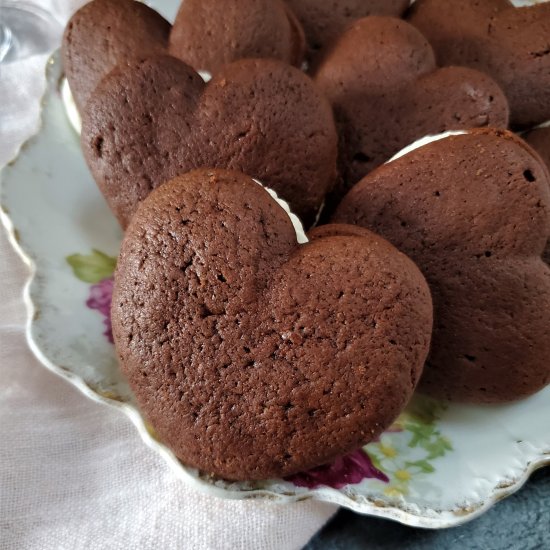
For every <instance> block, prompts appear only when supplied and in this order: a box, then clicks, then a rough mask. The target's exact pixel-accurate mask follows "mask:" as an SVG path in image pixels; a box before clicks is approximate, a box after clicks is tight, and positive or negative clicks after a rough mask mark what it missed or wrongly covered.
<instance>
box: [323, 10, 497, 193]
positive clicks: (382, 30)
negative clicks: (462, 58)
mask: <svg viewBox="0 0 550 550" xmlns="http://www.w3.org/2000/svg"><path fill="white" fill-rule="evenodd" d="M315 82H316V83H317V84H318V85H319V87H320V88H321V89H322V90H323V91H324V92H325V94H326V95H327V97H328V98H329V100H330V101H331V103H332V105H333V107H334V112H335V116H336V120H337V124H338V126H339V134H340V165H341V172H342V176H343V184H342V186H341V188H340V189H339V190H338V191H339V193H338V194H339V197H338V198H341V197H342V195H343V194H344V192H345V191H346V190H347V189H349V188H350V187H351V186H352V185H353V184H355V183H357V181H359V180H360V179H361V178H362V177H363V176H365V175H366V174H367V173H368V172H370V171H371V170H372V169H374V168H375V167H377V166H379V165H380V164H382V163H383V162H385V161H387V160H388V159H389V158H390V157H391V156H392V155H393V154H394V153H396V152H397V151H399V150H400V149H402V148H403V147H404V146H405V145H408V144H409V143H412V142H413V141H415V140H416V139H418V138H421V137H423V136H426V135H429V134H437V133H439V132H443V131H446V130H451V129H462V128H472V127H479V126H489V125H490V126H497V127H500V126H502V127H506V125H507V123H508V106H507V102H506V98H505V97H504V94H503V93H502V91H501V90H500V88H499V87H498V85H497V84H496V83H495V82H494V81H493V80H492V79H491V78H490V77H488V76H486V75H484V74H482V73H480V72H478V71H474V70H472V69H467V68H462V67H450V68H445V69H438V68H437V67H436V65H435V60H434V55H433V51H432V49H431V47H430V45H429V44H428V42H427V41H426V39H425V38H424V37H423V36H422V35H421V34H420V33H419V32H418V31H417V30H416V29H415V28H414V27H413V26H412V25H410V24H408V23H407V22H405V21H402V20H400V19H395V18H390V17H367V18H365V19H361V20H359V21H357V22H355V23H354V24H353V25H352V26H351V27H350V28H349V29H348V30H347V31H346V33H345V34H344V35H342V37H341V38H340V40H339V41H338V43H337V44H336V45H335V46H334V47H333V48H332V49H331V50H330V52H329V53H328V54H327V56H326V57H325V58H324V59H323V62H322V63H321V65H320V66H319V69H318V71H317V73H316V75H315Z"/></svg>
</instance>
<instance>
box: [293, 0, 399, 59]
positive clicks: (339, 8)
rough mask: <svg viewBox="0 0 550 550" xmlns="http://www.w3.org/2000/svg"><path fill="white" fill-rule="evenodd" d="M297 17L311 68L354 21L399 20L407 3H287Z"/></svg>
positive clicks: (396, 0) (339, 0)
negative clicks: (382, 17) (380, 17)
mask: <svg viewBox="0 0 550 550" xmlns="http://www.w3.org/2000/svg"><path fill="white" fill-rule="evenodd" d="M286 3H287V4H288V5H289V6H290V7H291V8H292V11H293V12H294V13H295V14H296V16H297V17H298V20H299V21H300V23H301V24H302V27H303V29H304V32H305V36H306V42H307V48H308V52H307V58H308V61H309V63H310V64H313V65H314V64H315V61H316V60H317V59H318V58H319V56H322V55H323V53H324V50H325V48H326V47H327V46H329V45H330V44H331V43H332V42H334V41H335V40H336V39H337V38H338V37H339V36H340V35H341V34H342V33H343V32H344V30H345V29H346V27H347V26H348V25H350V24H351V23H353V22H354V21H355V20H356V19H361V18H363V17H367V16H368V15H390V16H395V17H399V16H401V15H402V14H403V13H404V12H405V10H406V9H407V7H408V6H409V3H410V2H409V0H323V1H322V2H320V1H319V0H286Z"/></svg>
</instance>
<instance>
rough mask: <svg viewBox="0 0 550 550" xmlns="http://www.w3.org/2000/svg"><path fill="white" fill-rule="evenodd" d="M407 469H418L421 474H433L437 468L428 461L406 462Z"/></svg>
mask: <svg viewBox="0 0 550 550" xmlns="http://www.w3.org/2000/svg"><path fill="white" fill-rule="evenodd" d="M405 464H406V465H407V467H414V468H418V469H419V470H420V471H421V472H424V473H426V474H431V473H432V472H434V471H435V468H434V467H433V466H432V465H431V464H430V463H429V462H428V461H427V460H415V461H414V462H406V463H405Z"/></svg>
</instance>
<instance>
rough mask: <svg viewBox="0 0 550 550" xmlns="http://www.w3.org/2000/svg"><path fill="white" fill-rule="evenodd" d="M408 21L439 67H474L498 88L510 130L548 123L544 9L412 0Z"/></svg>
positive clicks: (495, 1) (549, 13)
mask: <svg viewBox="0 0 550 550" xmlns="http://www.w3.org/2000/svg"><path fill="white" fill-rule="evenodd" d="M409 20H410V22H411V23H412V24H413V25H415V26H416V27H418V28H419V29H420V30H421V31H422V32H423V33H424V35H425V36H426V38H427V39H428V40H429V41H430V44H431V45H432V46H433V48H434V50H435V53H436V57H437V62H438V63H439V64H440V65H466V66H468V67H473V68H475V69H479V70H481V71H484V72H486V73H487V74H489V75H491V76H492V77H493V78H494V79H495V80H496V81H497V82H498V83H499V84H500V86H501V87H502V89H503V90H504V92H505V94H506V96H507V98H508V102H509V104H510V123H511V124H512V126H514V127H522V128H524V127H530V126H534V125H536V124H539V123H541V122H544V121H546V120H549V119H550V4H549V3H539V4H537V5H535V6H529V7H521V8H516V7H514V5H513V4H512V3H511V2H509V1H508V0H483V1H482V2H480V1H479V0H417V1H416V2H415V3H414V4H413V7H412V8H411V13H410V16H409Z"/></svg>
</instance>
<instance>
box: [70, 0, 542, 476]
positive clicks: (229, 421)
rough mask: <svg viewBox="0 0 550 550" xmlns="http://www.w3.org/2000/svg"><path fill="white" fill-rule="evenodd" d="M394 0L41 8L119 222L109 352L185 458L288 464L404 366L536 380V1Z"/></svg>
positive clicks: (415, 380) (481, 386)
mask: <svg viewBox="0 0 550 550" xmlns="http://www.w3.org/2000/svg"><path fill="white" fill-rule="evenodd" d="M408 4H409V2H408V0H406V1H403V0H400V1H395V2H390V1H380V0H370V1H366V0H362V1H358V0H343V1H340V2H318V1H316V0H288V1H286V2H285V1H283V0H226V1H224V2H223V9H222V8H221V6H220V2H218V1H214V0H185V1H184V2H183V3H182V6H181V8H180V11H179V13H178V15H177V17H176V20H175V23H174V25H173V26H170V24H169V23H168V22H167V21H165V20H164V19H163V18H162V17H161V16H160V15H159V14H157V13H156V12H155V11H153V10H152V9H151V8H149V7H147V6H145V5H144V4H141V3H139V2H136V1H134V0H93V1H92V2H90V3H89V4H86V5H85V6H84V7H83V8H82V9H80V10H79V11H78V12H77V13H76V14H75V15H74V16H73V18H72V19H71V21H70V22H69V24H68V25H67V28H66V31H65V35H64V40H63V60H64V66H65V72H66V76H67V79H68V82H69V85H70V88H71V91H72V94H73V97H74V101H75V103H76V106H77V108H78V110H79V113H80V115H81V117H82V134H81V141H82V150H83V153H84V156H85V158H86V161H87V163H88V166H89V168H90V170H91V172H92V174H93V176H94V179H95V180H96V182H97V184H98V186H99V188H100V189H101V191H102V193H103V195H104V196H105V199H106V200H107V202H108V204H109V206H110V207H111V209H112V211H113V213H114V215H115V216H116V217H117V219H118V220H119V222H120V224H121V225H122V227H123V228H124V229H125V237H124V240H123V243H122V248H121V252H120V257H119V260H118V266H117V271H116V276H115V286H114V294H113V302H112V310H111V312H112V323H113V335H114V340H115V345H116V350H117V354H118V357H119V361H120V367H121V369H122V371H123V372H124V374H125V375H126V377H127V378H128V380H129V382H130V384H131V387H132V389H133V391H134V393H135V396H136V399H137V401H138V404H139V406H140V408H141V409H142V411H143V413H144V415H145V416H146V417H147V418H148V419H149V421H150V422H151V424H152V425H153V427H154V428H155V430H156V432H157V433H158V435H159V437H160V438H161V439H162V440H163V441H164V442H166V444H167V445H169V446H170V447H171V448H172V449H173V451H174V452H175V453H176V455H177V456H178V457H179V458H180V459H181V460H182V461H183V462H184V463H185V464H187V465H189V466H192V467H196V468H198V469H200V470H201V471H203V472H205V473H208V474H213V475H216V476H220V477H223V478H225V479H230V480H253V479H264V478H270V477H279V476H288V475H291V474H294V473H297V472H299V471H303V470H306V469H309V468H313V467H316V466H319V465H322V464H326V463H329V462H331V461H332V460H334V459H336V458H337V457H339V456H342V455H344V454H347V453H349V452H352V451H354V450H355V449H357V448H359V447H362V446H363V445H365V444H366V443H368V442H369V441H372V440H373V439H375V438H376V437H378V435H379V434H380V433H381V432H382V431H384V430H385V429H386V428H388V427H389V426H390V425H391V423H392V422H393V421H394V420H395V418H396V417H397V416H398V414H399V413H400V412H401V411H402V410H403V408H404V407H405V406H406V404H407V402H408V401H409V399H410V398H411V396H412V394H413V392H414V390H415V388H416V387H417V385H418V386H419V391H420V392H423V393H426V394H428V395H431V396H434V397H436V398H440V399H444V400H450V401H460V402H472V403H502V402H507V401H513V400H517V399H520V398H524V397H526V396H528V395H531V394H533V393H534V392H536V391H538V390H540V389H541V388H543V387H544V386H546V385H547V384H548V383H550V268H549V267H548V266H547V265H546V263H545V262H544V260H543V254H544V251H545V247H546V244H547V241H548V240H549V237H550V175H549V172H548V168H547V167H546V165H545V164H544V160H546V162H550V130H549V129H543V128H535V127H537V126H538V125H541V124H542V123H544V122H546V121H547V120H550V54H549V53H548V50H549V44H550V3H549V4H539V5H536V6H533V7H529V8H515V7H513V6H512V4H511V3H509V2H508V1H507V0H487V1H485V2H477V1H473V0H472V1H470V0H468V1H465V0H417V2H416V3H415V4H414V5H413V7H411V8H408ZM399 17H405V19H402V18H399ZM207 80H208V82H207ZM508 127H510V128H511V129H512V130H513V131H516V132H519V131H521V132H524V131H526V130H528V131H529V132H528V133H527V134H525V136H524V137H525V138H526V139H527V141H528V142H529V143H530V144H531V145H532V147H533V148H534V149H533V148H531V146H529V145H528V144H527V143H526V141H523V140H522V138H520V137H518V135H516V134H514V133H512V131H510V130H507V128H508ZM443 132H445V134H442V135H440V136H438V137H437V139H423V140H421V141H419V142H418V143H416V144H415V145H414V146H411V147H407V146H409V145H410V144H411V143H413V142H415V141H416V140H420V139H421V138H424V137H425V136H431V135H434V134H440V133H443ZM405 147H407V148H406V149H405V150H403V148H405ZM535 149H536V150H537V151H538V153H537V152H535ZM400 151H401V152H400ZM539 154H540V156H539ZM290 212H293V213H294V214H296V215H297V216H298V217H299V219H300V220H301V223H300V221H298V219H297V218H296V217H295V216H294V215H293V214H291V213H290ZM302 223H303V226H304V227H305V228H306V229H310V231H309V233H307V236H306V235H305V234H304V232H303V229H302ZM547 256H548V257H550V254H547ZM545 257H546V256H545Z"/></svg>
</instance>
